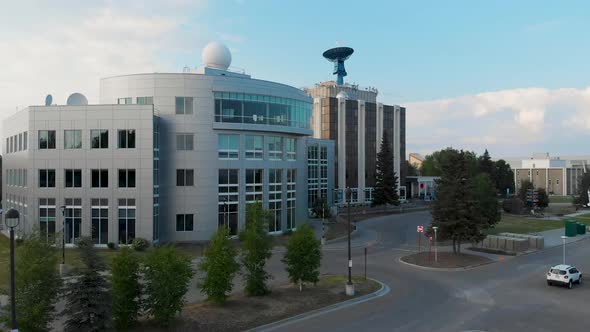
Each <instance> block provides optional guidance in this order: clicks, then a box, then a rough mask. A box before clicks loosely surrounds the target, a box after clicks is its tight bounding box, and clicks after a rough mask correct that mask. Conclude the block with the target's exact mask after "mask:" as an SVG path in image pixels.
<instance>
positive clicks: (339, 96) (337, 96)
mask: <svg viewBox="0 0 590 332" xmlns="http://www.w3.org/2000/svg"><path fill="white" fill-rule="evenodd" d="M336 98H338V99H341V98H344V99H349V97H348V93H346V92H344V91H340V92H338V94H337V95H336Z"/></svg>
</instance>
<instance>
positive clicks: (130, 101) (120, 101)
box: [117, 97, 133, 105]
mask: <svg viewBox="0 0 590 332" xmlns="http://www.w3.org/2000/svg"><path fill="white" fill-rule="evenodd" d="M117 103H118V104H121V105H125V104H133V98H131V97H125V98H119V99H118V100H117Z"/></svg>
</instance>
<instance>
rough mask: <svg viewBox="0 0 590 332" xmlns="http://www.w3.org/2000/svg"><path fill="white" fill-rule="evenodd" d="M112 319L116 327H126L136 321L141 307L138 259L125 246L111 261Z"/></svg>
mask: <svg viewBox="0 0 590 332" xmlns="http://www.w3.org/2000/svg"><path fill="white" fill-rule="evenodd" d="M111 291H112V295H113V319H114V321H115V326H116V327H117V328H118V329H127V328H130V327H131V326H133V325H134V324H135V323H136V322H137V317H138V315H139V310H140V309H141V301H140V299H141V285H140V283H139V259H138V258H137V256H136V255H135V254H134V253H133V251H132V250H131V249H129V248H127V247H123V248H121V250H119V252H118V253H117V254H116V255H115V256H114V257H113V260H112V262H111Z"/></svg>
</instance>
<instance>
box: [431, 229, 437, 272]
mask: <svg viewBox="0 0 590 332" xmlns="http://www.w3.org/2000/svg"><path fill="white" fill-rule="evenodd" d="M432 229H434V262H435V263H438V248H437V243H436V232H437V230H438V227H437V226H433V227H432Z"/></svg>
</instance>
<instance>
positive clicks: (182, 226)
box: [176, 214, 194, 232]
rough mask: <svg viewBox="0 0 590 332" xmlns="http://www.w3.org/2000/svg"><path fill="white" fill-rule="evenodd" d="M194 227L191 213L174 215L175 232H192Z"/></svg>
mask: <svg viewBox="0 0 590 332" xmlns="http://www.w3.org/2000/svg"><path fill="white" fill-rule="evenodd" d="M193 229H194V225H193V215H192V214H177V215H176V231H177V232H192V231H193Z"/></svg>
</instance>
